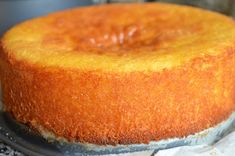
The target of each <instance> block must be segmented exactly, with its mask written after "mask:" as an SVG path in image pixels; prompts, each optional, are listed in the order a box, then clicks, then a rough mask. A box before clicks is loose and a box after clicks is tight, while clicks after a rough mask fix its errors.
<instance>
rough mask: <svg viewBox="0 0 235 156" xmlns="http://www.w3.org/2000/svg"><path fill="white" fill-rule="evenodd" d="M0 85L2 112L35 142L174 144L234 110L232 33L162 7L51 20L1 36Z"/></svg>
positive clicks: (98, 10)
mask: <svg viewBox="0 0 235 156" xmlns="http://www.w3.org/2000/svg"><path fill="white" fill-rule="evenodd" d="M0 76H1V84H2V91H3V103H4V111H6V112H9V113H11V114H12V115H13V117H14V118H15V119H16V120H17V121H19V122H21V123H24V124H27V125H29V126H31V127H32V128H33V129H36V130H37V131H38V132H39V133H41V134H45V132H50V133H52V134H54V135H55V136H56V137H59V138H65V139H67V140H68V141H76V142H82V143H92V144H99V145H105V144H110V145H116V144H133V143H148V142H150V141H158V140H162V139H168V138H174V137H184V136H188V135H190V134H194V133H197V132H200V131H202V130H205V129H207V128H210V127H213V126H215V125H217V124H218V123H220V122H222V121H224V120H226V119H227V118H228V117H229V115H230V114H231V113H232V112H233V111H234V110H235V23H234V21H233V20H232V19H231V18H229V17H226V16H223V15H220V14H218V13H214V12H210V11H206V10H202V9H198V8H193V7H187V6H178V5H173V4H164V3H145V4H111V5H100V6H90V7H82V8H75V9H69V10H65V11H60V12H56V13H52V14H49V15H47V16H43V17H39V18H35V19H31V20H28V21H25V22H23V23H20V24H18V25H16V26H14V27H13V28H11V29H10V30H9V31H8V32H6V33H5V35H4V36H3V37H2V40H1V50H0ZM44 136H45V135H44Z"/></svg>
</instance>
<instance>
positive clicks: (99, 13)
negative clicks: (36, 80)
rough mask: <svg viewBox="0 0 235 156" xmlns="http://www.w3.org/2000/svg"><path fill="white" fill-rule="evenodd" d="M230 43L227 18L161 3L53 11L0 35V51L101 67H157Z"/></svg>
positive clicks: (232, 34) (48, 62) (234, 33)
mask: <svg viewBox="0 0 235 156" xmlns="http://www.w3.org/2000/svg"><path fill="white" fill-rule="evenodd" d="M234 45H235V24H234V21H233V20H232V19H230V18H228V17H226V16H223V15H220V14H218V13H213V12H210V11H205V10H202V9H197V8H192V7H186V6H178V5H173V4H163V3H145V4H112V5H100V6H91V7H83V8H75V9H70V10H65V11H61V12H56V13H53V14H49V15H47V16H43V17H39V18H35V19H32V20H28V21H26V22H23V23H21V24H18V25H16V26H15V27H13V28H12V29H10V30H9V31H8V32H7V33H6V34H5V35H4V36H3V39H2V46H3V51H4V53H5V54H6V55H7V56H8V57H12V58H14V59H16V60H17V61H24V62H27V63H29V64H33V65H36V66H51V67H62V68H76V69H77V68H78V69H81V70H105V71H146V70H150V71H158V70H162V69H164V68H171V67H174V66H177V65H180V64H182V63H185V62H187V61H189V60H191V59H193V58H195V57H201V56H205V55H219V54H220V53H222V52H224V51H226V49H228V48H231V47H232V48H233V46H234Z"/></svg>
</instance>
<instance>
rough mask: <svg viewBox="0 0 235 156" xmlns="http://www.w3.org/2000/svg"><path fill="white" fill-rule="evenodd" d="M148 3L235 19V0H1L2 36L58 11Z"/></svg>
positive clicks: (0, 20) (0, 23) (0, 30)
mask: <svg viewBox="0 0 235 156" xmlns="http://www.w3.org/2000/svg"><path fill="white" fill-rule="evenodd" d="M147 1H149V2H153V1H162V2H170V3H177V4H185V5H192V6H198V7H202V8H206V9H210V10H214V11H218V12H221V13H223V14H227V15H230V16H234V17H235V0H0V36H1V35H2V34H3V33H4V32H5V31H6V30H7V29H9V27H11V26H12V25H14V24H16V23H19V22H21V21H23V20H26V19H29V18H33V17H36V16H41V15H45V14H48V13H50V12H53V11H56V10H62V9H66V8H71V7H77V6H86V5H97V4H100V3H114V2H147Z"/></svg>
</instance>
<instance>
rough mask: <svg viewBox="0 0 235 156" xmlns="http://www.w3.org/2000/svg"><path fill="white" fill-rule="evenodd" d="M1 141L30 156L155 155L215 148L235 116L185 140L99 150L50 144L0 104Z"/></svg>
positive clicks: (94, 147) (95, 147) (92, 147)
mask: <svg viewBox="0 0 235 156" xmlns="http://www.w3.org/2000/svg"><path fill="white" fill-rule="evenodd" d="M0 108H1V109H0V140H2V141H3V142H5V143H6V144H8V145H9V146H11V147H12V148H14V149H16V150H18V151H20V152H22V153H24V154H26V155H30V156H80V155H105V154H120V153H131V152H138V151H147V150H152V151H154V152H153V154H152V155H154V153H157V151H159V150H161V149H168V148H173V147H178V146H183V145H189V146H193V145H199V144H213V143H215V142H217V141H218V140H220V139H221V138H222V137H223V136H225V135H227V134H228V133H229V132H231V131H232V130H234V127H235V124H234V123H235V113H232V114H231V115H230V117H229V118H228V119H227V120H226V121H223V122H221V123H220V124H218V125H216V126H215V127H213V128H209V129H206V130H204V131H201V132H199V133H196V134H194V135H190V136H187V137H184V138H171V139H168V140H160V141H152V142H150V143H149V144H131V145H117V146H111V145H106V146H104V145H103V146H98V145H94V144H83V143H69V142H58V141H55V140H54V141H50V142H48V141H47V140H46V139H44V138H42V137H41V136H40V135H39V134H38V133H35V132H34V131H32V130H31V129H30V128H29V127H27V126H26V125H23V124H20V123H18V122H17V121H16V120H14V119H13V118H12V116H11V115H10V114H9V113H6V112H3V111H2V106H1V103H0ZM186 122H187V121H186Z"/></svg>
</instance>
